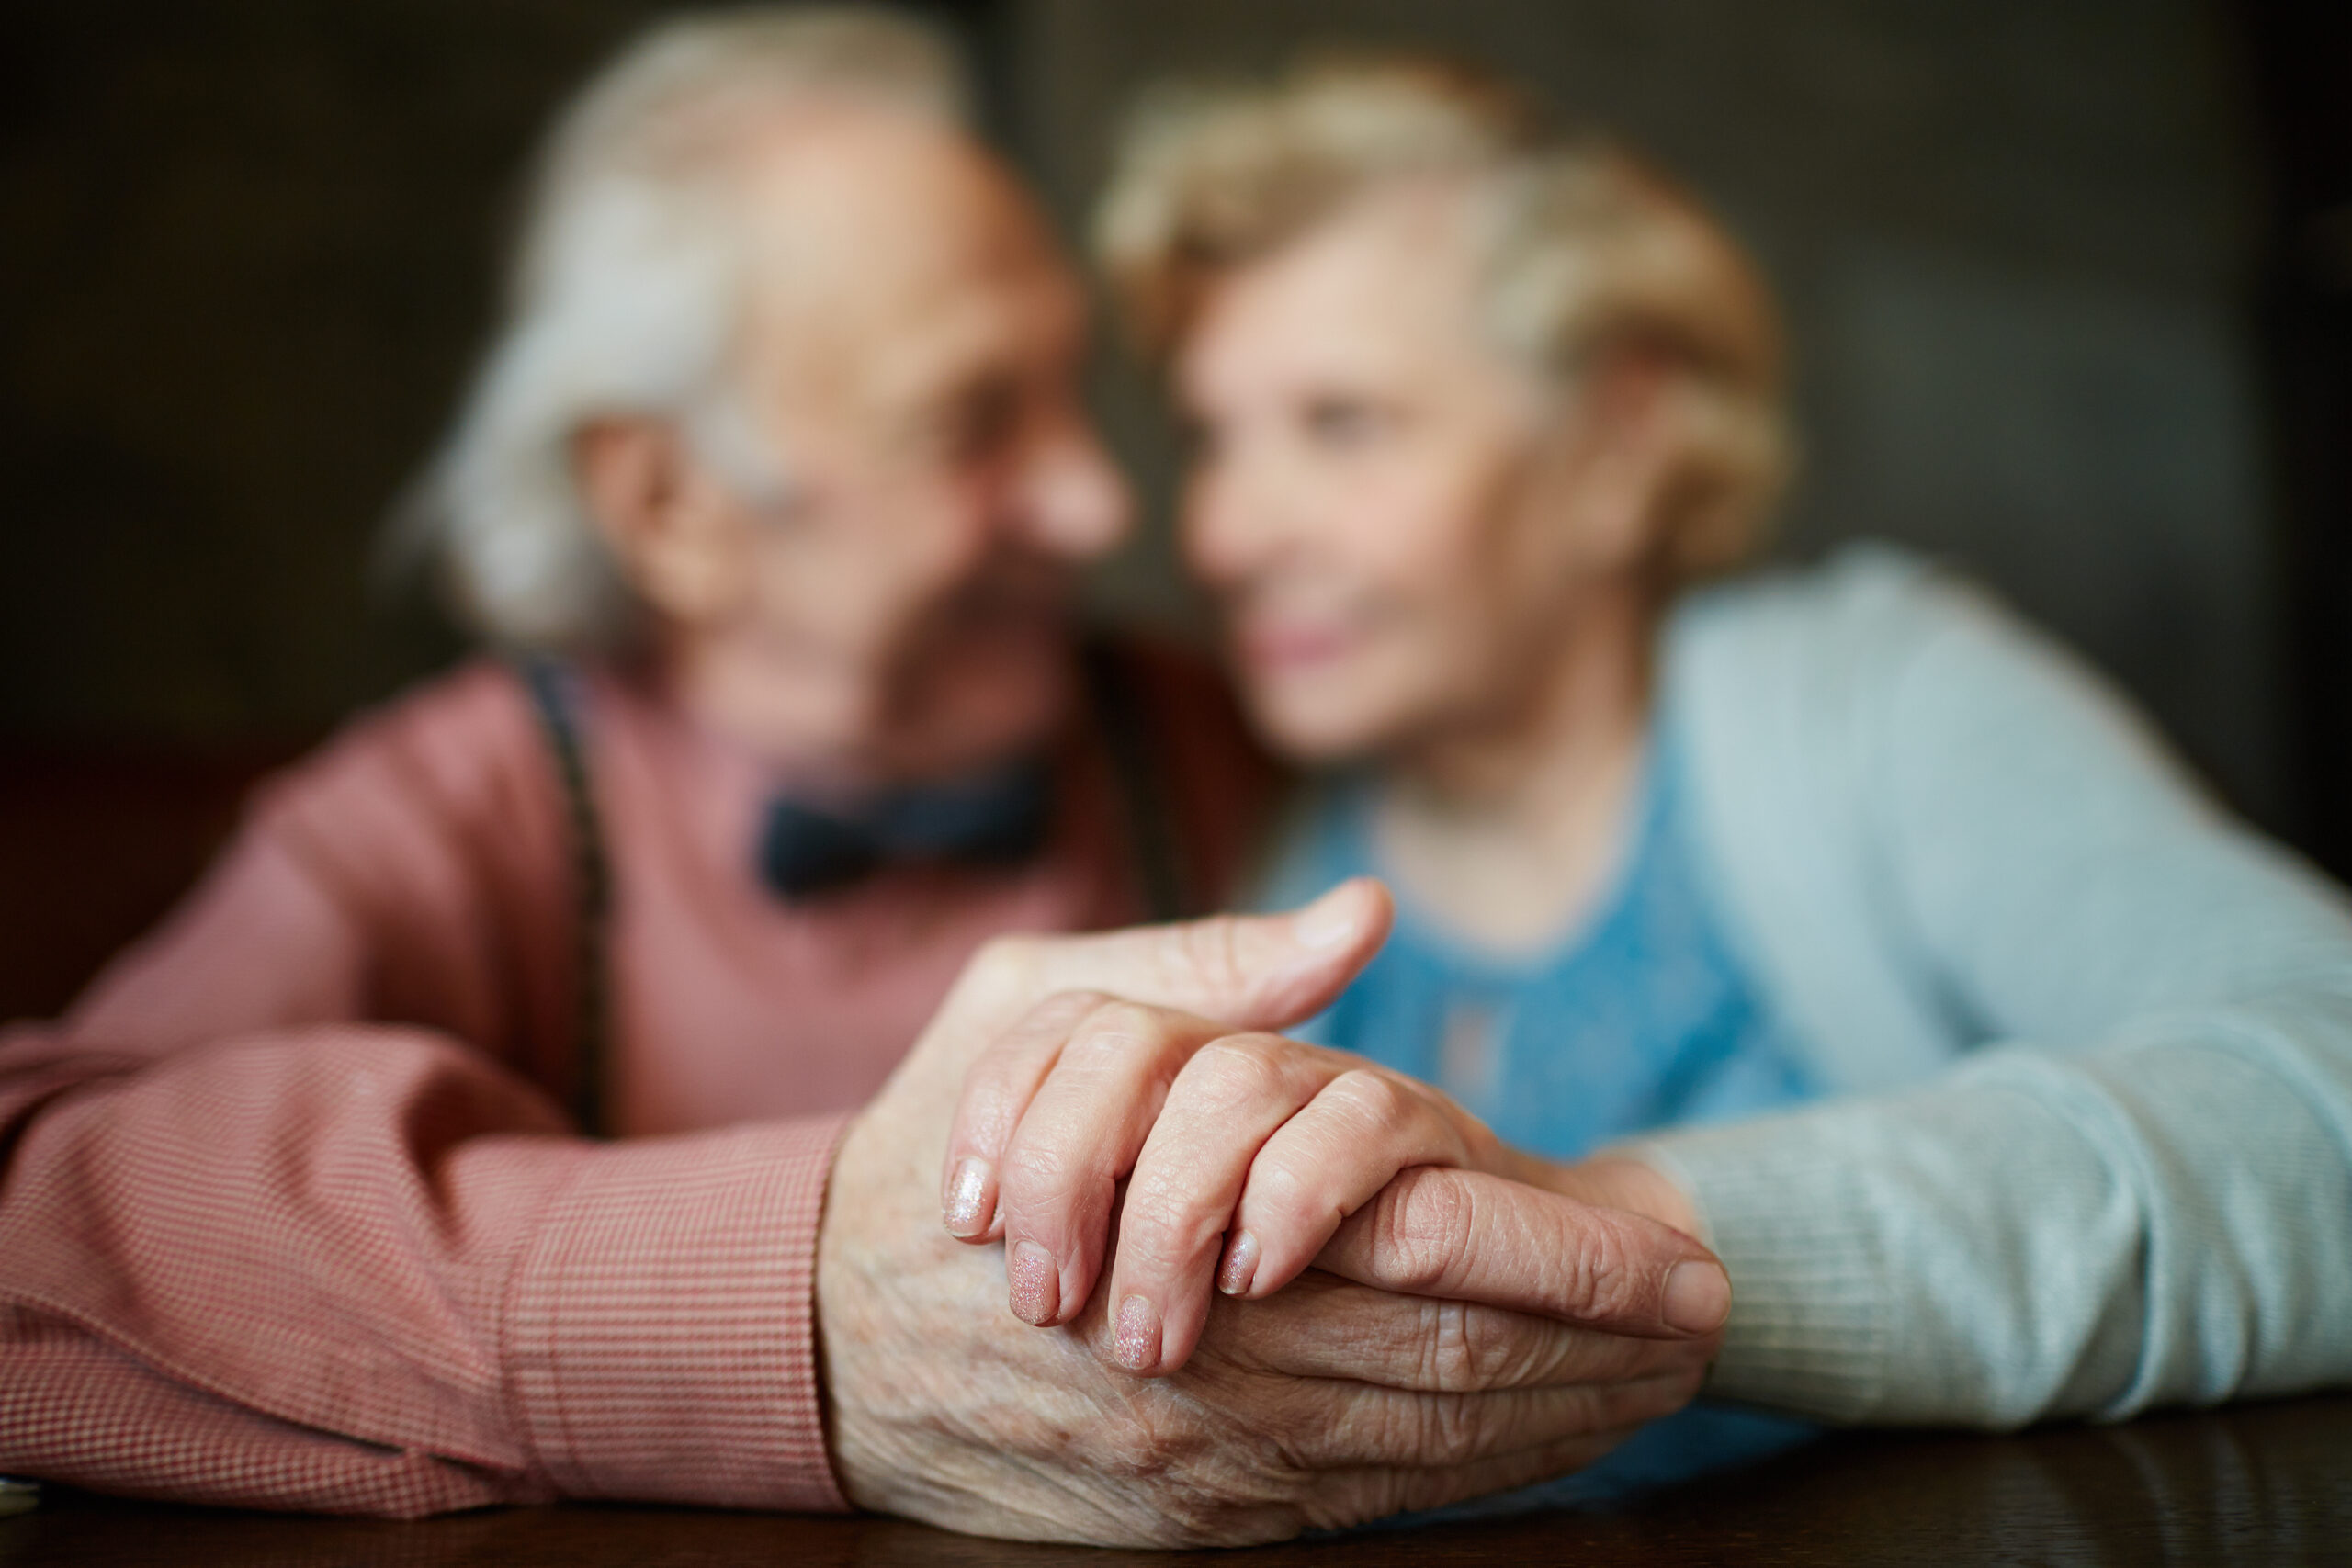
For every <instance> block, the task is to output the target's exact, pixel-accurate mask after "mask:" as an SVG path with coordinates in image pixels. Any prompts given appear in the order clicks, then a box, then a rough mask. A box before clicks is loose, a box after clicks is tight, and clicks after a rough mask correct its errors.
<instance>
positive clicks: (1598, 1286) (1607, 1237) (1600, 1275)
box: [1561, 1225, 1641, 1317]
mask: <svg viewBox="0 0 2352 1568" xmlns="http://www.w3.org/2000/svg"><path fill="white" fill-rule="evenodd" d="M1629 1263H1630V1258H1629V1257H1628V1255H1627V1248H1626V1247H1625V1238H1624V1236H1623V1234H1622V1233H1620V1232H1619V1231H1618V1230H1617V1228H1616V1227H1615V1226H1613V1225H1595V1226H1593V1227H1591V1228H1590V1229H1589V1230H1587V1231H1586V1232H1585V1234H1584V1235H1582V1236H1581V1237H1579V1238H1578V1240H1577V1246H1575V1247H1572V1248H1570V1249H1569V1251H1568V1255H1567V1265H1566V1277H1565V1278H1564V1279H1563V1280H1562V1282H1561V1283H1562V1298H1563V1300H1562V1304H1563V1305H1564V1306H1565V1307H1566V1309H1567V1310H1568V1311H1569V1312H1570V1313H1571V1314H1575V1315H1577V1316H1580V1317H1610V1316H1615V1315H1617V1314H1622V1313H1623V1312H1624V1311H1625V1310H1626V1309H1628V1308H1629V1307H1631V1306H1632V1305H1633V1303H1634V1297H1635V1296H1636V1295H1637V1294H1638V1293H1639V1292H1640V1288H1641V1287H1640V1284H1639V1282H1638V1281H1637V1280H1634V1275H1633V1270H1632V1269H1631V1268H1630V1267H1629V1266H1628V1265H1629Z"/></svg>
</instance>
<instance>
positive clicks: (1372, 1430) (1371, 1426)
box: [1283, 1369, 1702, 1470]
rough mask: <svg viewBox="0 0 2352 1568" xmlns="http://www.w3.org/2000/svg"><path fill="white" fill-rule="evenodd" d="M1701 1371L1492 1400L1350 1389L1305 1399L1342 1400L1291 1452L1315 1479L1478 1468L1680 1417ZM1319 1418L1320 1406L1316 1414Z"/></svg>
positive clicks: (1519, 1392)
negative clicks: (1374, 1470)
mask: <svg viewBox="0 0 2352 1568" xmlns="http://www.w3.org/2000/svg"><path fill="white" fill-rule="evenodd" d="M1701 1378H1702V1371H1700V1370H1696V1369H1694V1370H1689V1371H1685V1370H1680V1369H1678V1370H1675V1371H1668V1372H1661V1373H1659V1374H1657V1376H1654V1377H1646V1378H1632V1379H1626V1380H1623V1381H1619V1382H1598V1383H1566V1384H1563V1385H1561V1386H1559V1387H1557V1388H1506V1389H1497V1390H1495V1391H1493V1392H1491V1393H1407V1392H1405V1391H1404V1390H1401V1389H1394V1388H1374V1387H1370V1386H1364V1385H1358V1384H1351V1383H1332V1384H1323V1385H1317V1387H1315V1388H1313V1389H1310V1390H1305V1391H1302V1396H1303V1397H1305V1398H1307V1399H1310V1400H1314V1399H1317V1397H1318V1396H1319V1395H1321V1394H1322V1393H1325V1392H1326V1391H1331V1392H1336V1393H1338V1395H1339V1398H1338V1402H1337V1404H1336V1405H1333V1406H1327V1407H1326V1408H1325V1410H1324V1412H1323V1413H1322V1414H1321V1415H1319V1416H1308V1417H1307V1418H1306V1419H1304V1420H1298V1419H1294V1420H1293V1421H1292V1422H1291V1423H1290V1424H1289V1431H1288V1435H1287V1436H1286V1437H1285V1438H1284V1439H1283V1447H1284V1448H1285V1449H1287V1450H1289V1451H1290V1454H1291V1457H1292V1458H1293V1459H1294V1460H1295V1461H1298V1462H1299V1463H1300V1464H1302V1465H1304V1466H1306V1468H1308V1469H1313V1470H1329V1469H1332V1468H1335V1467H1340V1466H1349V1465H1384V1466H1385V1465H1410V1466H1428V1467H1430V1468H1442V1467H1444V1466H1449V1465H1463V1464H1471V1463H1475V1462H1476V1461H1479V1460H1482V1459H1491V1458H1493V1457H1494V1456H1495V1455H1498V1454H1509V1453H1520V1452H1523V1451H1525V1450H1528V1449H1532V1448H1541V1447H1543V1446H1544V1445H1546V1444H1550V1443H1557V1442H1561V1441H1564V1440H1566V1439H1570V1438H1590V1437H1592V1436H1594V1435H1596V1434H1598V1433H1601V1432H1610V1431H1615V1430H1618V1429H1619V1428H1622V1427H1634V1426H1639V1425H1640V1424H1641V1423H1643V1422H1645V1421H1653V1420H1656V1419H1657V1417H1659V1416H1669V1415H1672V1414H1673V1413H1674V1412H1675V1411H1677V1410H1679V1409H1681V1408H1682V1407H1683V1406H1684V1405H1685V1404H1690V1403H1691V1396H1692V1395H1693V1394H1695V1393H1698V1391H1699V1383H1700V1381H1701ZM1310 1408H1312V1406H1310Z"/></svg>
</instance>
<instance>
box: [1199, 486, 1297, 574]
mask: <svg viewBox="0 0 2352 1568" xmlns="http://www.w3.org/2000/svg"><path fill="white" fill-rule="evenodd" d="M1282 510H1283V509H1282V508H1281V507H1280V506H1279V505H1277V504H1275V503H1274V498H1273V497H1272V496H1271V495H1270V494H1268V493H1267V490H1266V486H1265V485H1264V484H1263V483H1262V482H1261V481H1260V480H1259V479H1256V478H1254V477H1252V476H1251V475H1250V474H1248V473H1247V472H1243V471H1239V470H1238V466H1237V465H1233V464H1230V463H1226V462H1219V463H1216V464H1215V465H1213V466H1212V465H1207V464H1201V465H1196V466H1195V467H1194V468H1193V473H1192V475H1191V476H1190V478H1189V479H1187V481H1186V483H1185V487H1184V508H1183V519H1182V546H1183V551H1184V560H1185V564H1186V565H1188V566H1189V567H1191V569H1192V570H1193V575H1194V576H1196V577H1198V578H1199V579H1200V580H1201V581H1202V582H1204V583H1205V584H1206V585H1208V586H1209V587H1212V588H1220V587H1226V586H1228V585H1230V584H1233V583H1237V582H1239V581H1244V580H1246V579H1247V578H1249V577H1250V575H1252V574H1253V573H1254V572H1255V571H1257V570H1259V569H1260V568H1261V566H1262V565H1263V564H1264V563H1265V561H1266V560H1267V559H1268V558H1270V557H1271V556H1272V554H1274V553H1275V552H1276V551H1277V550H1279V549H1280V547H1281V541H1282V536H1283V528H1282V526H1281V514H1282Z"/></svg>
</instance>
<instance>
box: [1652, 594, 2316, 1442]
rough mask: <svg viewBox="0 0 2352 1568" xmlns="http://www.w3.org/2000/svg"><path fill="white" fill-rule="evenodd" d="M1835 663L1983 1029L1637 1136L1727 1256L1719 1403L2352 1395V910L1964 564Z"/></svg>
mask: <svg viewBox="0 0 2352 1568" xmlns="http://www.w3.org/2000/svg"><path fill="white" fill-rule="evenodd" d="M1838 654H1839V657H1840V660H1841V663H1842V664H1843V666H1844V668H1842V669H1841V670H1840V671H1838V674H1837V677H1836V678H1837V679H1839V680H1842V681H1845V682H1848V683H1849V685H1850V686H1851V688H1852V689H1854V690H1857V691H1859V692H1860V694H1861V696H1860V700H1859V701H1857V702H1855V703H1853V704H1851V705H1849V707H1848V709H1847V710H1846V717H1845V719H1844V721H1843V722H1844V724H1845V728H1844V731H1843V732H1842V733H1840V734H1838V735H1837V736H1836V737H1834V738H1832V740H1831V743H1830V744H1828V745H1826V746H1825V747H1824V748H1823V750H1824V751H1825V752H1826V753H1828V754H1832V755H1836V756H1838V757H1840V758H1844V759H1849V760H1850V761H1849V762H1847V763H1841V764H1840V765H1850V766H1851V767H1852V768H1854V769H1855V770H1856V772H1857V777H1856V778H1855V779H1854V780H1853V781H1851V782H1852V783H1853V784H1855V785H1857V786H1858V787H1855V788H1851V789H1845V788H1838V789H1830V790H1825V791H1823V792H1822V794H1823V795H1824V797H1826V798H1838V799H1844V800H1848V801H1852V802H1857V803H1859V804H1858V808H1857V809H1856V810H1855V811H1854V813H1853V815H1852V817H1851V818H1850V819H1849V820H1848V821H1846V822H1845V823H1843V824H1842V826H1841V828H1840V829H1839V830H1840V831H1842V832H1845V833H1847V834H1851V835H1861V836H1863V837H1864V838H1865V839H1866V840H1867V842H1865V843H1864V844H1863V845H1862V846H1861V848H1862V850H1863V851H1864V852H1863V853H1861V854H1860V855H1858V856H1857V857H1856V863H1859V864H1861V865H1864V866H1866V867H1867V868H1868V874H1869V875H1871V877H1873V878H1874V879H1875V880H1876V882H1877V884H1878V886H1877V887H1876V889H1875V892H1876V894H1877V896H1878V897H1877V898H1876V907H1877V908H1880V909H1881V910H1882V912H1883V919H1885V920H1887V921H1889V922H1891V923H1892V924H1893V925H1894V926H1895V927H1897V928H1899V931H1898V932H1897V934H1898V935H1899V937H1900V939H1901V941H1902V942H1903V943H1905V945H1907V947H1908V949H1909V950H1910V951H1912V952H1913V953H1917V955H1918V961H1919V964H1920V966H1921V968H1922V969H1923V971H1924V972H1925V973H1926V975H1927V976H1928V981H1929V983H1930V984H1931V985H1932V987H1934V988H1935V989H1936V990H1937V992H1938V993H1939V995H1940V997H1941V998H1943V1001H1944V1004H1945V1005H1947V1006H1948V1007H1949V1008H1951V1010H1952V1013H1953V1015H1954V1016H1955V1017H1956V1018H1958V1019H1959V1020H1960V1021H1961V1028H1962V1031H1963V1032H1966V1033H1968V1034H1969V1035H1971V1036H1972V1037H1973V1038H1976V1039H1978V1040H1981V1041H1983V1042H1985V1044H1984V1046H1983V1048H1982V1049H1980V1050H1978V1051H1975V1052H1973V1053H1972V1054H1971V1055H1970V1056H1969V1057H1968V1058H1967V1059H1966V1060H1965V1061H1963V1063H1962V1065H1961V1066H1959V1067H1958V1068H1957V1069H1956V1070H1954V1071H1952V1072H1951V1073H1950V1074H1949V1075H1948V1076H1946V1077H1944V1078H1942V1079H1941V1080H1940V1081H1937V1082H1934V1083H1932V1084H1930V1085H1928V1086H1926V1087H1923V1088H1918V1089H1911V1090H1907V1091H1905V1092H1902V1093H1898V1094H1894V1095H1887V1096H1881V1097H1874V1098H1867V1099H1859V1100H1847V1101H1841V1102H1833V1103H1829V1104H1826V1105H1823V1106H1820V1107H1817V1108H1814V1109H1811V1110H1807V1111H1799V1112H1795V1113H1793V1114H1790V1115H1785V1116H1781V1117H1777V1118H1773V1119H1769V1120H1765V1121H1759V1122H1752V1123H1748V1124H1747V1125H1743V1126H1733V1127H1725V1128H1720V1129H1710V1130H1701V1131H1691V1132H1686V1133H1679V1134H1668V1135H1666V1136H1662V1137H1659V1138H1656V1139H1654V1140H1651V1141H1649V1142H1647V1143H1645V1144H1644V1145H1637V1146H1636V1149H1635V1152H1637V1153H1639V1154H1641V1155H1642V1156H1644V1157H1646V1158H1648V1159H1649V1160H1651V1161H1652V1162H1653V1163H1654V1164H1656V1165H1657V1166H1658V1167H1659V1168H1661V1169H1663V1170H1665V1171H1666V1172H1667V1173H1668V1174H1669V1175H1670V1176H1672V1177H1674V1178H1675V1179H1677V1180H1678V1181H1679V1182H1680V1183H1681V1184H1682V1186H1683V1187H1684V1189H1685V1190H1687V1191H1688V1192H1689V1193H1691V1196H1692V1197H1693V1198H1694V1200H1695V1201H1696V1203H1697V1206H1698V1208H1699V1209H1700V1211H1701V1213H1702V1215H1703V1216H1704V1222H1705V1224H1706V1226H1707V1228H1708V1230H1709V1232H1710V1239H1711V1240H1712V1242H1713V1245H1714V1246H1715V1247H1716V1248H1717V1250H1718V1251H1719V1252H1720V1253H1721V1254H1722V1256H1723V1257H1724V1260H1725V1262H1726V1264H1727V1266H1728V1267H1729V1269H1730V1270H1731V1275H1732V1279H1733V1281H1734V1288H1735V1294H1736V1306H1735V1309H1734V1313H1733V1316H1732V1320H1731V1323H1730V1325H1729V1326H1728V1332H1727V1337H1726V1340H1725V1344H1724V1353H1723V1357H1722V1359H1721V1361H1720V1363H1719V1366H1718V1369H1717V1373H1716V1380H1715V1385H1714V1386H1715V1389H1716V1391H1717V1392H1718V1393H1722V1394H1724V1395H1727V1396H1730V1397H1734V1398H1739V1399H1746V1400H1750V1401H1753V1402H1757V1403H1760V1404H1769V1405H1774V1406H1779V1407H1782V1408H1787V1409H1792V1410H1795V1411H1798V1412H1802V1413H1806V1414H1811V1415H1815V1416H1823V1417H1826V1418H1831V1419H1838V1420H1849V1421H1882V1422H1919V1423H1962V1424H1969V1425H1984V1426H1992V1427H2006V1426H2013V1425H2017V1424H2021V1423H2024V1422H2028V1421H2032V1420H2035V1419H2039V1418H2042V1417H2046V1416H2065V1415H2096V1416H2127V1415H2130V1414H2131V1413H2133V1412H2135V1411H2138V1410H2141V1409H2144V1408H2146V1407H2149V1406H2151V1405H2155V1404H2169V1403H2210V1402H2215V1401H2220V1400H2224V1399H2228V1398H2232V1397H2236V1396H2242V1395H2254V1394H2262V1393H2287V1392H2290V1391H2297V1390H2304V1389H2310V1388H2314V1387H2319V1386H2324V1385H2328V1384H2335V1383H2342V1382H2352V921H2347V918H2346V908H2345V904H2344V900H2343V899H2342V897H2341V896H2340V895H2339V894H2338V893H2337V891H2336V890H2335V888H2334V887H2333V886H2329V885H2328V884H2326V883H2325V882H2324V881H2323V880H2322V879H2321V878H2320V877H2319V876H2317V875H2316V874H2313V873H2312V872H2311V871H2310V870H2309V869H2307V868H2306V867H2304V866H2302V865H2301V864H2300V863H2297V862H2296V861H2295V860H2293V859H2292V858H2291V857H2290V856H2289V855H2288V854H2286V853H2285V852H2282V851H2280V850H2279V849H2278V848H2277V847H2275V846H2273V845H2271V844H2268V843H2267V842H2265V841H2264V840H2261V839H2260V838H2258V837H2257V836H2256V835H2255V834H2253V833H2252V832H2250V831H2249V830H2247V829H2245V828H2243V827H2241V826H2240V825H2238V824H2236V823H2235V822H2233V821H2232V820H2230V819H2229V818H2227V817H2226V816H2225V815H2224V814H2222V812H2221V811H2220V810H2218V809H2217V808H2216V807H2213V806H2212V805H2211V804H2210V803H2209V802H2208V801H2207V800H2206V799H2205V798H2204V797H2203V796H2202V795H2200V794H2199V792H2198V791H2197V790H2196V789H2195V788H2194V787H2193V786H2192V785H2191V784H2189V783H2188V781H2187V779H2186V778H2185V777H2184V776H2183V774H2182V773H2180V771H2179V770H2178V769H2177V767H2176V766H2175V764H2174V763H2173V762H2172V761H2170V760H2169V759H2168V758H2167V757H2166V756H2165V754H2164V752H2163V751H2162V750H2161V748H2160V747H2159V746H2158V745H2157V744H2156V742H2155V741H2154V739H2153V738H2152V737H2151V736H2150V734H2149V733H2148V731H2147V730H2146V729H2145V728H2143V726H2142V725H2141V724H2140V722H2139V721H2138V720H2137V719H2136V718H2135V717H2134V716H2132V715H2131V713H2130V712H2129V711H2128V709H2127V708H2126V707H2125V706H2124V705H2123V704H2121V703H2120V701H2119V700H2118V699H2117V698H2116V697H2115V696H2114V695H2112V694H2110V693H2109V691H2108V690H2107V689H2106V688H2105V687H2104V686H2103V685H2102V684H2101V683H2100V682H2098V681H2097V680H2095V679H2094V678H2093V677H2091V676H2090V675H2089V674H2087V673H2086V671H2083V670H2082V669H2081V668H2079V667H2078V666H2077V665H2076V664H2075V663H2074V662H2073V661H2072V660H2069V659H2067V658H2066V657H2064V655H2063V654H2061V653H2060V652H2059V651H2058V650H2056V649H2054V648H2052V647H2051V646H2050V645H2048V644H2047V643H2045V642H2043V641H2042V640H2041V639H2040V638H2039V637H2035V636H2034V635H2033V634H2031V633H2030V632H2028V631H2027V630H2026V629H2025V628H2023V627H2022V626H2018V624H2016V623H2015V622H2014V621H2012V620H2011V619H2009V618H2008V617H2007V615H2004V614H2002V613H2001V612H1999V611H1998V610H1997V609H1996V608H1995V607H1993V606H1992V605H1990V604H1987V603H1985V601H1983V600H1982V599H1980V598H1978V597H1977V596H1975V595H1973V593H1970V592H1967V591H1965V590H1963V589H1961V588H1959V587H1957V586H1955V585H1953V584H1951V583H1950V582H1949V581H1938V580H1935V579H1932V578H1923V579H1920V580H1917V581H1915V582H1914V583H1913V584H1912V585H1911V586H1910V587H1908V588H1907V589H1906V590H1905V592H1902V593H1901V594H1899V595H1896V596H1894V602H1892V603H1890V604H1889V605H1888V606H1887V613H1885V614H1883V615H1877V616H1874V617H1870V618H1868V619H1867V620H1866V621H1865V622H1864V623H1863V626H1862V633H1861V635H1854V636H1849V637H1846V638H1845V639H1844V644H1843V646H1842V647H1840V648H1839V649H1838ZM1857 671H1861V672H1863V673H1862V676H1861V678H1860V679H1858V678H1857V674H1856V672H1857ZM1841 782H1843V781H1841Z"/></svg>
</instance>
